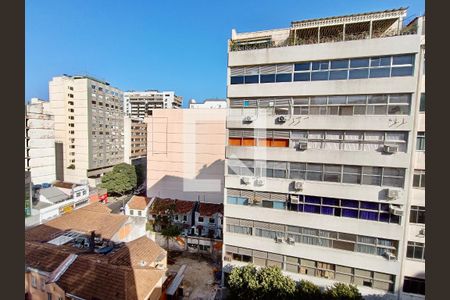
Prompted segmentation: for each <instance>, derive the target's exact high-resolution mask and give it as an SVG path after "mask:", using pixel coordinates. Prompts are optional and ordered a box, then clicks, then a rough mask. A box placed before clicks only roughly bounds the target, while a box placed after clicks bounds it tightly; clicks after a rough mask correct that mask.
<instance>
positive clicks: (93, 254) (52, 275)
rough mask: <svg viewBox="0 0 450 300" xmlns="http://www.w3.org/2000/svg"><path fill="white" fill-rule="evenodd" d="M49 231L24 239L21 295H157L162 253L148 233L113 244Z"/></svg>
mask: <svg viewBox="0 0 450 300" xmlns="http://www.w3.org/2000/svg"><path fill="white" fill-rule="evenodd" d="M109 217H113V218H114V215H109ZM39 231H41V232H44V231H46V229H45V228H39ZM55 236H56V235H54V236H53V237H51V236H50V237H49V238H51V239H50V240H48V239H44V240H42V241H36V240H26V242H25V297H26V299H30V298H33V299H34V298H36V299H77V300H78V299H127V300H129V299H143V300H144V299H160V297H161V296H162V286H163V282H164V281H165V279H166V276H165V272H166V270H167V255H166V251H165V250H163V249H162V248H161V247H159V246H158V245H157V244H156V243H155V242H153V241H152V240H150V239H149V238H147V237H145V236H143V237H141V238H138V239H135V240H133V241H131V242H128V243H114V242H111V241H110V240H108V239H105V238H104V237H97V236H95V234H92V235H91V236H89V235H86V234H82V233H80V232H76V231H72V230H71V231H62V232H59V235H57V236H56V237H55ZM80 241H81V243H80ZM27 297H28V298H27Z"/></svg>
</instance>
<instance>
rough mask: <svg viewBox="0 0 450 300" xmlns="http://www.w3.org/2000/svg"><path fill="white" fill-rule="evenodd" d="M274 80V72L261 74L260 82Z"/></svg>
mask: <svg viewBox="0 0 450 300" xmlns="http://www.w3.org/2000/svg"><path fill="white" fill-rule="evenodd" d="M267 82H275V74H269V75H261V78H260V83H267Z"/></svg>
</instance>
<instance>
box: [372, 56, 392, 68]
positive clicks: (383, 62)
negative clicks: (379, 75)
mask: <svg viewBox="0 0 450 300" xmlns="http://www.w3.org/2000/svg"><path fill="white" fill-rule="evenodd" d="M390 65H391V57H390V56H385V57H373V58H371V59H370V66H372V67H374V66H375V67H379V66H390Z"/></svg>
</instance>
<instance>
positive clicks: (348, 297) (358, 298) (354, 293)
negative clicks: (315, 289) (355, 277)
mask: <svg viewBox="0 0 450 300" xmlns="http://www.w3.org/2000/svg"><path fill="white" fill-rule="evenodd" d="M325 299H339V300H362V299H363V297H362V295H361V293H360V292H359V290H358V288H357V287H356V286H354V285H349V284H345V283H335V284H334V285H333V286H332V287H328V288H327V289H326V290H325Z"/></svg>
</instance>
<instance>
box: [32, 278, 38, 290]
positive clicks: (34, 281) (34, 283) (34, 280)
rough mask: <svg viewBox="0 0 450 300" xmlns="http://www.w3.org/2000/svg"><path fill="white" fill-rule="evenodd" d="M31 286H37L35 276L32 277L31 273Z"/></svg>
mask: <svg viewBox="0 0 450 300" xmlns="http://www.w3.org/2000/svg"><path fill="white" fill-rule="evenodd" d="M31 286H32V287H34V288H36V287H37V280H36V277H34V276H33V275H31Z"/></svg>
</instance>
